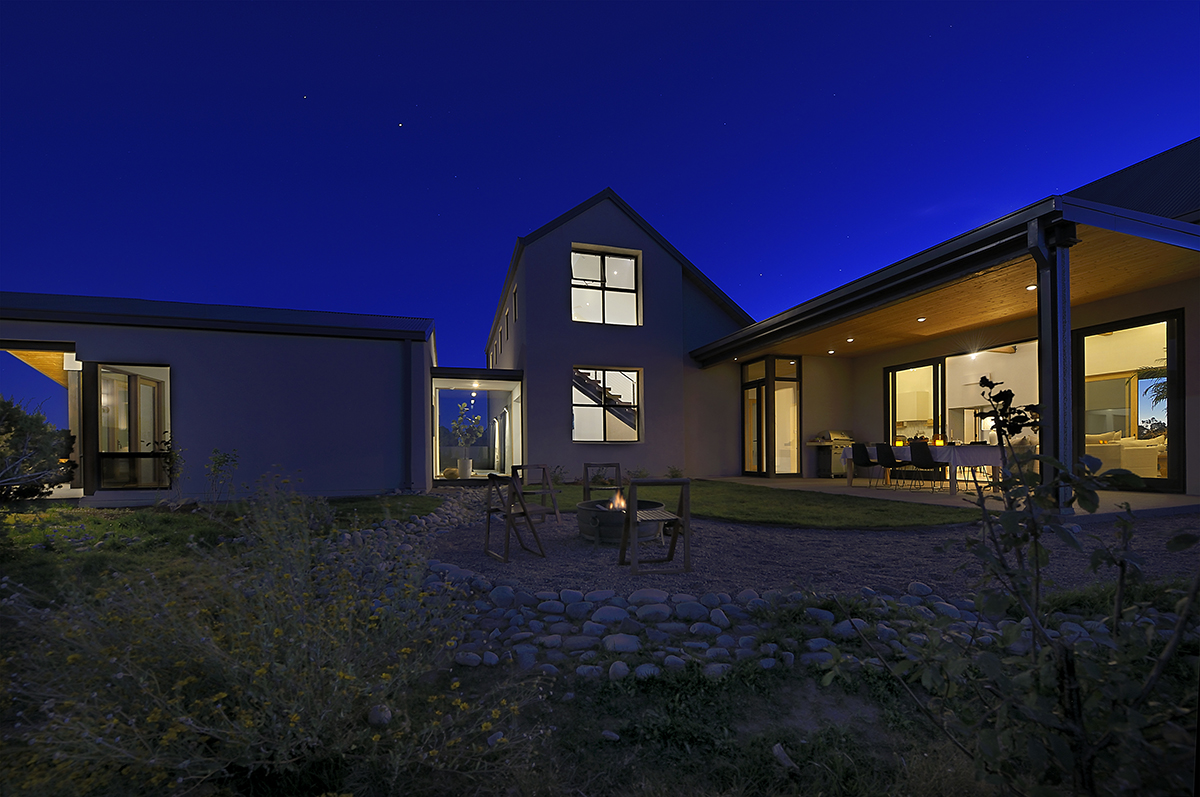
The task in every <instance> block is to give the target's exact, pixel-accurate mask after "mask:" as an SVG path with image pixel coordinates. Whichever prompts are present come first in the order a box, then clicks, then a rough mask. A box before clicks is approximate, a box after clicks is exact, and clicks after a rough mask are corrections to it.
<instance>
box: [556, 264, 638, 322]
mask: <svg viewBox="0 0 1200 797" xmlns="http://www.w3.org/2000/svg"><path fill="white" fill-rule="evenodd" d="M571 320H572V321H583V322H585V323H588V324H619V325H623V326H637V325H638V323H639V319H638V268H637V258H636V257H634V256H633V255H616V254H603V253H598V252H572V253H571Z"/></svg>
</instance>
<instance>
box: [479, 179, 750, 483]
mask: <svg viewBox="0 0 1200 797" xmlns="http://www.w3.org/2000/svg"><path fill="white" fill-rule="evenodd" d="M572 244H584V245H593V246H599V247H614V248H617V249H626V250H637V251H639V252H641V298H642V324H641V325H640V326H610V325H605V324H584V323H578V322H574V321H572V320H571V278H570V275H571V265H570V264H571V248H572ZM518 268H519V271H520V279H519V280H518V284H519V288H518V290H519V291H521V292H522V293H523V295H524V298H523V299H522V300H521V301H522V306H521V309H520V312H521V320H522V321H523V326H522V328H521V332H522V334H523V335H525V336H526V343H525V347H524V349H523V354H524V358H523V361H522V362H521V363H520V364H517V363H513V366H514V367H520V368H523V369H524V371H525V393H524V407H525V424H526V426H525V428H526V434H527V452H526V461H527V462H531V463H538V464H541V463H545V464H548V465H551V466H553V465H562V466H564V467H565V468H566V470H567V471H568V472H569V473H570V474H572V475H576V476H577V475H580V474H581V472H582V464H583V463H584V462H608V461H619V462H620V463H621V464H622V466H623V467H624V468H625V469H627V470H632V469H636V468H645V469H646V470H647V471H649V472H650V474H651V475H655V476H660V475H663V474H664V473H665V472H666V470H667V468H668V467H671V466H675V467H682V468H684V469H685V470H686V471H688V472H689V473H691V475H699V474H697V473H695V471H704V472H705V474H708V473H709V472H711V471H713V470H715V471H717V472H724V471H727V470H728V469H729V468H728V466H727V465H725V464H724V463H723V460H725V459H726V458H729V457H731V456H732V457H733V459H734V461H735V462H736V458H737V450H736V449H737V445H738V443H737V437H736V432H737V403H736V402H737V385H736V379H734V380H732V381H731V380H730V378H729V376H728V373H726V370H727V369H726V370H716V371H713V372H712V373H711V374H710V373H702V372H700V371H699V370H698V369H697V368H695V366H694V364H693V363H692V361H691V359H690V357H689V356H688V354H687V352H688V350H689V349H688V348H687V345H686V338H687V337H688V336H698V335H699V332H698V331H697V330H698V329H699V328H703V327H705V326H707V327H710V328H713V330H714V332H713V335H712V336H711V338H707V339H706V340H711V339H715V338H717V337H720V336H721V335H723V334H726V333H727V332H728V331H732V329H734V328H736V324H735V323H734V322H733V320H732V319H728V321H727V322H726V323H727V324H728V325H729V326H728V328H718V322H717V320H716V319H717V316H716V315H714V314H713V311H712V308H710V307H709V304H711V303H710V302H709V300H708V299H707V297H705V296H703V295H702V294H701V293H700V292H699V291H694V290H693V291H690V292H689V291H688V289H686V288H685V285H684V283H685V278H684V276H683V270H682V266H681V265H680V263H679V262H678V261H677V260H675V258H674V257H672V256H671V255H670V254H669V253H668V252H667V251H666V250H665V249H663V248H662V247H661V246H659V245H658V244H657V243H656V242H655V241H654V239H653V238H651V237H650V236H649V235H648V234H647V233H646V232H645V230H644V229H642V227H640V226H639V225H638V224H636V223H635V222H634V221H633V220H632V219H630V218H629V217H628V216H626V215H625V214H624V213H623V212H622V211H621V210H620V209H619V208H617V207H616V206H615V205H614V204H612V203H611V202H608V201H605V202H601V203H599V204H597V205H595V206H593V207H592V208H590V209H588V210H587V211H585V212H583V213H581V214H580V215H579V216H576V217H575V218H573V219H571V220H570V221H568V222H566V223H564V224H563V225H562V226H560V227H558V228H556V229H554V230H552V231H550V232H548V233H547V234H545V235H544V236H543V237H541V238H539V239H537V240H536V241H534V242H532V243H530V244H529V245H528V246H527V247H526V248H525V250H524V252H523V254H522V259H521V262H520V264H519V267H518ZM685 296H687V299H686V300H685ZM685 302H686V305H687V310H686V315H688V316H690V317H691V318H692V319H693V321H692V322H691V327H689V328H688V329H690V330H691V331H689V332H686V333H685ZM518 351H521V349H518ZM501 362H502V363H503V362H504V361H503V360H501ZM576 366H578V367H587V368H605V369H640V370H641V373H642V379H641V397H640V401H641V420H642V429H641V439H640V440H639V441H638V442H636V443H576V442H573V441H572V440H571V425H572V411H571V369H572V367H576ZM727 391H728V392H727ZM705 397H707V398H709V399H711V400H712V401H714V402H718V403H717V404H716V405H715V407H716V408H717V409H718V410H719V409H720V408H721V406H722V405H724V410H723V411H722V412H721V415H722V417H723V418H725V420H724V423H725V424H726V425H727V427H728V429H727V431H726V432H725V433H723V434H722V436H719V437H715V438H714V439H717V440H719V442H718V443H716V444H714V445H711V446H708V447H704V446H691V447H689V444H688V435H689V430H690V433H691V434H692V435H693V437H695V438H696V440H702V439H703V438H704V436H705V435H707V434H708V433H709V432H708V431H707V430H706V429H705V427H704V426H702V425H700V424H704V423H705V422H706V421H707V420H708V419H710V418H711V417H712V410H713V409H714V408H713V407H702V406H701V403H702V402H703V401H704V400H705ZM725 412H727V413H729V415H728V416H724V413H725ZM692 417H695V418H696V421H695V423H693V421H692ZM727 434H732V435H733V437H732V441H733V442H730V439H729V438H728V437H725V436H724V435H727ZM693 442H695V441H693Z"/></svg>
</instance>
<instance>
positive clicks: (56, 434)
mask: <svg viewBox="0 0 1200 797" xmlns="http://www.w3.org/2000/svg"><path fill="white" fill-rule="evenodd" d="M74 445H75V436H74V435H72V434H71V433H70V432H68V431H66V430H60V429H55V428H54V424H52V423H50V422H49V421H47V420H46V416H45V415H43V414H42V413H41V412H40V411H38V410H34V411H33V412H30V411H29V410H27V409H26V408H25V407H24V406H22V405H21V404H19V403H18V402H17V401H16V400H15V399H13V398H5V397H3V396H0V501H19V500H24V499H28V498H40V497H42V496H45V495H49V494H50V491H51V489H52V488H53V487H54V485H56V484H62V483H64V482H69V481H70V480H71V476H72V474H73V473H74V472H75V463H73V462H70V461H67V457H69V456H70V455H71V449H72V448H73V447H74Z"/></svg>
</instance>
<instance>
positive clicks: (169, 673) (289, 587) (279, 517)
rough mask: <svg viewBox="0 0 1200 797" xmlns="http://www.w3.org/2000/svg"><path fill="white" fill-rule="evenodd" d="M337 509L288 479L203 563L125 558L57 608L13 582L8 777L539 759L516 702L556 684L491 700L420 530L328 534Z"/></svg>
mask: <svg viewBox="0 0 1200 797" xmlns="http://www.w3.org/2000/svg"><path fill="white" fill-rule="evenodd" d="M329 517H330V514H329V511H328V507H327V506H326V505H324V504H323V503H321V502H314V501H312V500H310V499H306V498H302V497H300V496H298V495H296V494H294V493H292V492H290V491H289V490H288V489H287V488H286V485H285V484H283V483H278V482H271V483H268V484H267V486H265V487H264V488H262V489H260V491H259V492H257V493H256V495H255V496H254V498H252V499H251V500H250V501H249V502H248V508H247V512H246V514H245V516H244V517H242V518H241V519H239V525H238V527H237V533H238V534H239V536H238V538H237V540H236V541H235V542H234V543H233V544H224V545H222V546H220V547H219V548H217V549H216V550H215V551H214V552H206V551H202V550H198V551H197V558H198V560H199V564H198V566H197V568H196V570H195V572H194V574H192V575H190V576H188V577H186V578H182V579H172V580H169V579H165V578H164V579H160V578H156V577H155V575H154V574H153V573H146V574H142V575H137V576H130V575H128V574H118V573H113V574H111V575H110V576H109V577H108V578H107V580H106V583H105V584H104V585H103V587H102V588H101V589H99V590H97V591H95V592H92V593H87V592H83V591H79V590H75V591H68V592H66V593H65V594H64V596H63V597H62V598H61V599H60V600H59V601H57V602H56V603H54V604H52V607H51V608H50V609H38V608H37V607H36V606H35V605H34V603H33V601H34V598H35V596H32V595H30V594H28V592H27V591H25V590H23V589H22V588H20V587H16V586H13V585H10V584H8V583H5V584H4V588H5V591H6V592H7V596H6V597H5V600H4V601H3V604H4V607H3V608H4V614H5V615H6V616H7V617H8V618H10V619H11V620H12V621H13V624H12V627H15V628H17V634H14V635H13V636H12V637H10V639H9V640H8V644H9V645H11V646H12V647H13V650H14V652H12V653H11V654H10V655H9V656H8V658H7V659H6V660H5V670H6V673H5V674H6V676H7V677H6V684H5V686H6V691H7V693H8V698H9V700H10V701H11V704H12V705H13V706H14V707H15V710H17V711H18V717H17V718H18V720H19V725H18V727H17V729H16V732H17V733H18V734H20V740H21V741H22V742H23V743H24V745H25V746H23V747H21V748H19V751H18V749H17V748H13V749H12V750H9V751H6V753H10V752H12V753H13V754H11V755H6V756H5V760H6V761H7V762H9V763H6V764H5V765H4V768H5V770H7V771H4V772H3V773H0V778H3V779H4V780H5V781H6V782H9V783H15V784H18V785H19V786H20V787H22V788H24V789H26V790H28V791H31V792H34V793H38V794H53V793H66V794H102V795H104V794H122V795H124V794H132V793H138V792H153V793H158V792H160V791H165V790H166V789H167V788H178V789H180V790H181V791H182V790H186V789H187V788H188V787H194V786H196V785H198V784H200V783H203V782H206V781H207V782H214V783H218V784H221V785H224V786H227V787H228V788H230V789H233V790H235V791H247V790H253V791H254V792H255V793H262V792H261V791H259V789H260V788H261V787H262V785H263V784H273V785H272V786H270V788H274V789H277V791H276V793H320V792H322V791H332V790H335V789H348V788H352V789H355V790H356V793H363V792H364V791H366V792H367V793H371V792H374V791H378V792H380V793H391V792H393V791H394V790H395V787H396V784H397V783H398V782H399V781H401V780H402V779H403V780H404V781H405V782H406V783H410V784H411V783H412V781H413V778H418V779H419V778H420V777H421V776H422V775H423V774H427V773H430V772H437V773H438V774H437V777H438V778H439V782H442V783H449V782H451V781H449V780H447V779H446V775H445V773H446V772H450V773H457V775H458V776H459V777H462V778H463V779H464V782H466V781H468V780H470V779H471V778H479V777H482V776H484V775H490V776H493V777H494V776H495V775H496V774H497V773H502V772H504V771H507V770H508V769H509V768H510V767H519V766H521V765H522V764H523V763H524V759H525V756H526V755H527V754H528V752H529V751H530V749H531V747H532V746H531V745H529V744H528V741H529V740H530V738H532V737H531V734H528V733H523V732H521V731H520V730H518V729H517V726H516V722H517V718H516V716H517V714H518V713H519V712H520V711H521V709H522V707H523V706H524V705H525V704H527V703H528V702H529V701H530V700H531V699H533V697H534V696H535V695H536V693H537V687H536V685H534V684H528V683H527V684H523V685H522V684H512V685H507V686H502V687H501V688H500V691H496V692H492V693H490V694H486V695H483V696H482V697H478V698H477V697H476V696H472V695H468V694H467V692H465V691H464V690H463V689H462V688H461V684H460V683H459V682H457V681H452V680H451V679H450V677H449V676H448V675H444V674H441V673H439V672H438V668H439V667H443V668H444V666H445V665H446V664H447V663H448V661H449V657H450V656H451V655H452V653H453V649H454V648H455V647H456V646H457V644H458V643H459V640H461V639H462V634H463V630H462V629H463V625H462V622H461V620H462V612H463V608H462V607H460V606H459V603H458V598H459V596H458V595H457V594H456V593H455V592H454V591H453V590H451V589H449V588H444V587H441V586H440V585H434V586H433V587H425V588H423V587H422V586H421V584H422V579H423V578H424V576H425V573H426V569H425V560H424V558H423V556H422V555H421V552H420V550H414V549H413V548H412V546H411V544H410V543H408V542H398V541H396V540H394V539H391V538H388V537H386V535H380V536H379V537H378V540H377V541H378V544H376V545H374V546H372V545H370V544H366V545H364V546H363V547H358V548H355V547H352V546H337V545H336V544H329V543H326V542H325V541H323V540H321V539H319V538H318V536H317V535H318V534H319V533H321V532H325V531H327V530H328V522H329ZM18 635H19V638H17V636H18Z"/></svg>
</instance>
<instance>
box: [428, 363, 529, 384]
mask: <svg viewBox="0 0 1200 797" xmlns="http://www.w3.org/2000/svg"><path fill="white" fill-rule="evenodd" d="M429 375H430V376H431V377H433V378H434V379H439V378H440V379H495V380H500V381H503V380H512V381H514V382H519V381H521V380H522V379H524V378H525V372H524V371H522V370H521V369H519V368H515V369H514V368H467V367H458V366H434V367H433V368H431V369H429Z"/></svg>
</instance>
